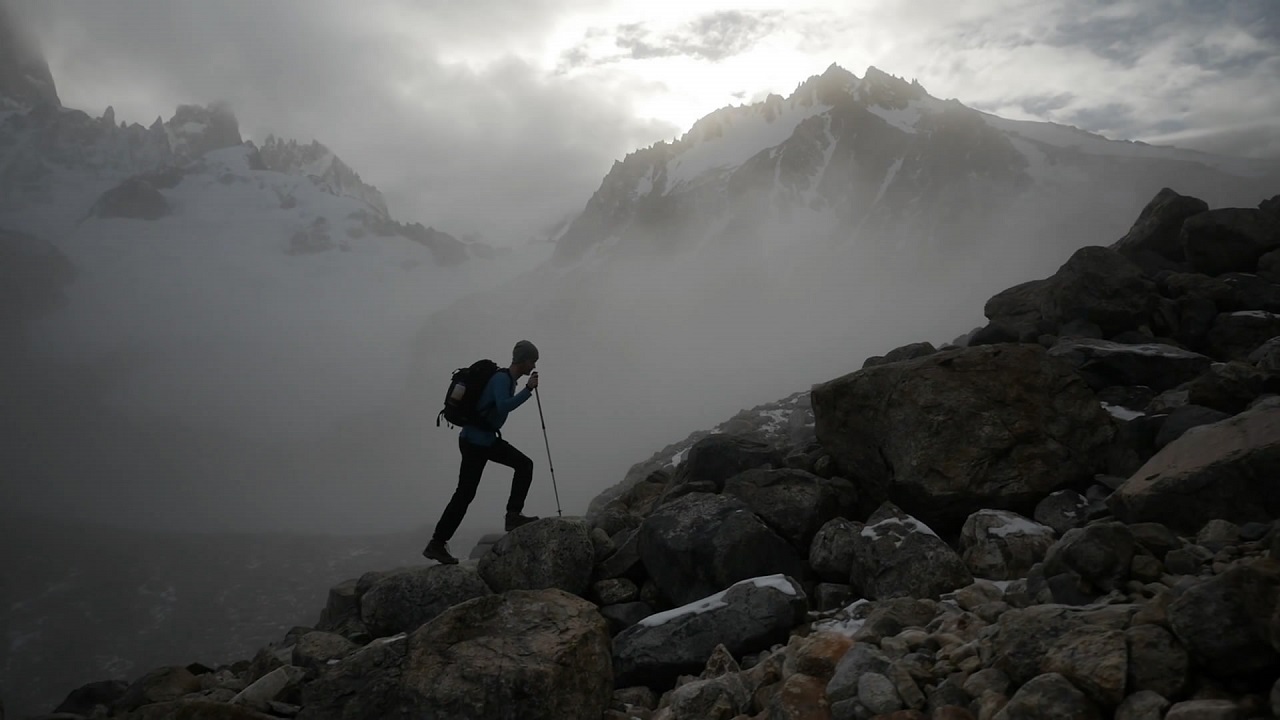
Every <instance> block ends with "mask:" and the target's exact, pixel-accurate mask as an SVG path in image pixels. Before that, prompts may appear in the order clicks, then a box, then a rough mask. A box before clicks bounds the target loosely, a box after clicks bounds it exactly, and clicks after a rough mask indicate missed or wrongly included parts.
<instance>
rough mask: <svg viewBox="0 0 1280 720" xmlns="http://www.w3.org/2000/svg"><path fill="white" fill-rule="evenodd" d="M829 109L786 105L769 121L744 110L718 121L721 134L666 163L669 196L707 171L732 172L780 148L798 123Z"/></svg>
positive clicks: (700, 142) (702, 141)
mask: <svg viewBox="0 0 1280 720" xmlns="http://www.w3.org/2000/svg"><path fill="white" fill-rule="evenodd" d="M830 109H831V107H830V106H829V105H818V104H813V105H802V104H799V103H794V102H792V103H787V104H786V105H784V106H783V108H782V110H781V112H780V113H779V114H778V115H777V117H775V118H774V119H773V120H772V121H770V120H767V119H766V118H765V117H764V116H763V115H761V114H760V113H758V112H756V111H754V110H750V109H746V108H743V109H741V110H740V111H738V112H734V113H730V114H726V115H725V116H724V117H722V118H720V121H721V122H722V123H723V126H724V133H723V134H722V135H721V136H719V137H715V138H711V139H709V140H701V141H699V142H697V143H696V144H695V145H694V146H693V147H691V148H689V149H688V150H685V151H684V152H682V153H681V154H680V155H678V156H676V157H675V158H674V159H672V160H670V161H668V163H667V186H666V191H667V192H668V193H669V192H671V191H672V190H674V189H676V188H678V187H679V186H681V185H687V184H689V183H692V182H693V181H694V180H696V179H697V178H698V177H699V176H700V175H702V174H703V173H705V172H707V171H709V170H722V171H724V170H732V169H733V168H736V167H738V166H740V165H742V163H744V162H746V161H747V160H749V159H750V158H751V157H752V156H754V155H755V154H757V153H759V152H761V151H762V150H765V149H768V148H772V147H775V146H777V145H780V144H782V143H783V142H785V141H786V140H787V138H789V137H791V135H792V133H794V132H795V129H796V127H797V126H798V125H800V123H801V122H804V121H805V120H806V119H808V118H810V117H813V116H814V115H818V114H820V113H824V112H826V111H828V110H830Z"/></svg>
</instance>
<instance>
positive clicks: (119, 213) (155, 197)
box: [91, 178, 173, 220]
mask: <svg viewBox="0 0 1280 720" xmlns="http://www.w3.org/2000/svg"><path fill="white" fill-rule="evenodd" d="M172 211H173V210H172V208H171V207H170V205H169V201H168V200H166V199H165V197H164V195H163V194H161V193H160V191H159V190H156V189H155V188H154V187H152V186H151V183H149V182H147V181H146V180H143V179H141V178H129V179H127V180H124V181H123V182H121V183H120V184H119V185H117V186H115V187H113V188H111V189H110V190H108V191H106V192H104V193H102V195H101V196H100V197H99V198H98V201H97V202H96V203H94V205H93V209H92V210H91V212H92V213H93V215H94V217H100V218H130V219H135V220H159V219H160V218H162V217H164V216H165V215H168V214H169V213H170V212H172Z"/></svg>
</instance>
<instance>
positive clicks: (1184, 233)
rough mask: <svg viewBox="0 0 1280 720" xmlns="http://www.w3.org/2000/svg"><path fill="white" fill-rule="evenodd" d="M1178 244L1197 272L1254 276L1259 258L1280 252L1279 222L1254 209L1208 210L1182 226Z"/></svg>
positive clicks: (1191, 218)
mask: <svg viewBox="0 0 1280 720" xmlns="http://www.w3.org/2000/svg"><path fill="white" fill-rule="evenodd" d="M1178 242H1179V244H1181V245H1182V249H1183V252H1184V253H1185V254H1186V258H1187V262H1188V263H1189V264H1190V265H1191V267H1192V269H1194V270H1196V271H1197V272H1202V273H1204V274H1206V275H1221V274H1222V273H1227V272H1232V271H1238V272H1254V271H1255V270H1257V268H1258V259H1259V258H1261V257H1262V256H1263V255H1264V254H1266V253H1267V252H1269V251H1271V250H1275V249H1276V248H1280V220H1278V219H1276V217H1275V216H1273V215H1270V214H1268V213H1266V212H1265V211H1263V210H1258V209H1254V208H1219V209H1217V210H1208V211H1206V212H1202V213H1200V214H1198V215H1195V216H1193V217H1190V218H1188V219H1187V220H1186V221H1184V222H1183V223H1182V230H1181V233H1180V235H1179V238H1178Z"/></svg>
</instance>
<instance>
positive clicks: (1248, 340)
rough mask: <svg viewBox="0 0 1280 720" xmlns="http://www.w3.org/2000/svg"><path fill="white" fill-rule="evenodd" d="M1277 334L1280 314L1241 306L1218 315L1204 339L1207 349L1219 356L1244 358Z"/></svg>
mask: <svg viewBox="0 0 1280 720" xmlns="http://www.w3.org/2000/svg"><path fill="white" fill-rule="evenodd" d="M1277 335H1280V314H1276V313H1270V312H1265V311H1263V310H1244V311H1238V312H1232V313H1222V314H1220V315H1218V317H1217V318H1216V319H1215V320H1214V322H1213V327H1212V328H1210V330H1209V334H1208V336H1207V337H1206V342H1207V343H1208V351H1209V352H1210V353H1211V354H1212V355H1213V356H1214V357H1215V358H1218V359H1219V360H1224V361H1230V360H1246V359H1248V358H1249V356H1250V355H1252V354H1253V353H1254V351H1256V350H1258V348H1260V347H1262V346H1263V344H1265V343H1266V342H1267V341H1268V340H1270V339H1271V338H1273V337H1275V336H1277Z"/></svg>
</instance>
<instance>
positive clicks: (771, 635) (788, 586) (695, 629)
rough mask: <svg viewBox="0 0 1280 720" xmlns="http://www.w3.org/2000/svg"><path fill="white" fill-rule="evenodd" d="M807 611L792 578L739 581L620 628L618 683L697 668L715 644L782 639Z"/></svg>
mask: <svg viewBox="0 0 1280 720" xmlns="http://www.w3.org/2000/svg"><path fill="white" fill-rule="evenodd" d="M807 610H808V601H807V598H806V597H805V594H804V591H803V590H801V588H800V585H799V583H797V582H796V581H794V580H792V579H791V578H787V577H785V576H782V575H773V576H769V577H763V578H752V579H749V580H743V581H741V582H738V583H735V584H734V585H732V586H731V587H729V588H728V589H726V590H724V591H723V592H719V593H716V594H714V595H711V596H708V597H705V598H702V599H700V600H698V601H696V602H693V603H690V604H688V605H685V606H683V607H679V608H676V609H674V610H670V611H668V612H665V613H659V614H657V615H653V616H650V617H648V618H645V619H644V620H643V621H641V622H640V623H638V624H636V625H634V626H632V627H629V628H627V629H626V630H623V631H622V632H621V633H619V634H618V636H617V637H616V638H614V640H613V668H614V675H615V677H616V678H617V682H618V684H619V686H626V685H648V686H650V687H656V686H660V685H664V684H668V683H670V682H672V681H673V680H674V679H675V678H676V677H677V676H678V675H679V674H681V673H697V672H699V671H700V670H701V669H702V667H703V665H704V664H705V663H706V661H707V658H708V657H710V655H711V653H712V651H714V650H715V648H716V646H717V645H720V644H723V645H724V646H725V647H726V648H727V649H728V650H729V652H731V653H733V654H734V655H742V654H745V653H750V652H756V651H759V650H763V649H765V648H768V647H769V646H771V645H773V644H774V643H778V642H782V641H784V640H785V639H786V637H787V634H788V633H789V632H790V630H791V628H792V627H794V626H795V625H796V624H797V623H798V622H800V620H801V619H802V618H803V617H804V614H805V612H807Z"/></svg>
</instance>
